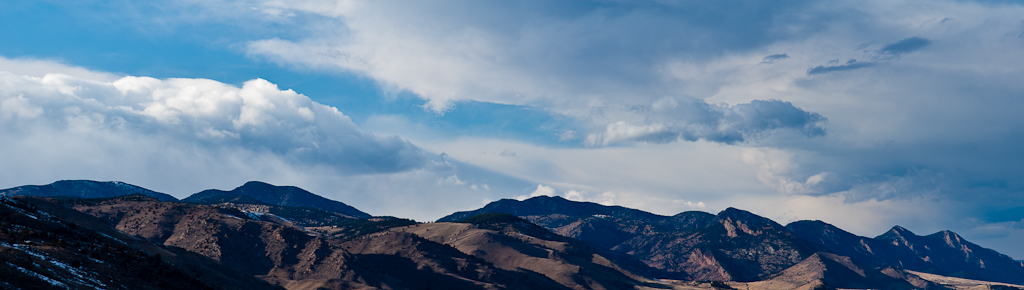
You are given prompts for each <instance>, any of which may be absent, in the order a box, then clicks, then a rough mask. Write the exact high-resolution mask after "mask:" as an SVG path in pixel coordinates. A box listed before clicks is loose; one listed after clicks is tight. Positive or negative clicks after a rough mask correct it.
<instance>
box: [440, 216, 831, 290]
mask: <svg viewBox="0 0 1024 290" xmlns="http://www.w3.org/2000/svg"><path fill="white" fill-rule="evenodd" d="M482 213H507V214H513V215H516V216H519V217H522V218H524V219H526V220H529V221H531V222H533V223H536V224H538V225H541V226H543V227H544V228H547V229H549V230H551V231H553V232H555V233H557V234H560V235H564V236H567V237H572V238H577V239H581V240H584V241H588V242H591V243H594V244H596V245H599V246H602V247H605V248H609V249H612V250H615V251H618V252H621V253H625V254H628V255H630V256H632V257H634V258H636V259H638V260H640V261H643V262H644V263H646V264H647V265H649V266H651V267H655V268H658V269H662V270H665V271H668V272H672V273H676V275H678V276H676V277H674V278H676V279H690V280H705V281H708V280H714V281H757V280H761V279H764V278H765V277H768V276H769V275H771V274H774V273H778V272H781V271H782V270H785V269H786V268H789V267H791V266H793V265H796V264H797V263H799V262H800V261H802V260H804V259H806V258H808V257H810V256H811V255H813V254H814V253H817V252H818V251H819V250H821V249H822V248H821V247H820V246H818V245H816V244H813V243H810V242H807V241H805V240H803V239H801V238H799V237H797V236H795V235H793V234H792V233H790V232H789V231H788V230H786V229H785V227H783V226H782V225H779V224H778V223H775V222H774V221H771V220H769V219H766V218H763V217H760V216H757V215H755V214H752V213H750V212H746V211H743V210H738V209H734V208H729V209H726V210H724V211H722V212H721V213H719V214H718V215H713V214H709V213H706V212H684V213H680V214H678V215H675V216H661V215H656V214H652V213H648V212H644V211H640V210H635V209H630V208H624V207H619V206H604V205H600V204H596V203H590V202H576V201H570V200H566V199H564V198H561V197H548V196H542V197H534V198H531V199H527V200H524V201H518V200H511V199H503V200H500V201H496V202H493V203H490V204H488V205H486V206H484V207H483V208H481V209H478V210H474V211H469V212H457V213H455V214H452V215H449V216H446V217H444V218H441V219H440V220H438V221H454V220H457V219H460V218H464V217H466V216H470V215H475V214H482Z"/></svg>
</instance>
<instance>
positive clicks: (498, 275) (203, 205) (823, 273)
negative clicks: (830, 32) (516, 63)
mask: <svg viewBox="0 0 1024 290" xmlns="http://www.w3.org/2000/svg"><path fill="white" fill-rule="evenodd" d="M0 196H3V198H2V199H0V201H2V206H0V224H2V225H3V227H2V229H3V231H2V232H0V260H3V262H0V274H2V277H3V278H2V279H0V288H4V289H96V288H106V289H111V288H127V289H178V288H180V289H243V288H245V289H275V288H276V289H282V288H284V289H713V288H714V289H729V288H735V289H837V288H844V289H1024V286H1020V285H1021V284H1024V263H1022V262H1020V261H1015V260H1013V259H1011V258H1010V257H1008V256H1006V255H1002V254H1000V253H998V252H996V251H993V250H990V249H986V248H983V247H980V246H978V245H975V244H973V243H970V242H968V241H966V240H964V239H963V237H961V236H959V235H957V234H956V233H953V232H950V231H941V232H938V233H935V234H931V235H926V236H918V235H915V234H914V233H912V232H910V231H909V230H907V229H905V228H902V227H899V226H896V227H894V228H893V229H892V230H890V231H889V232H886V233H884V234H882V235H880V236H878V237H874V238H868V237H860V236H857V235H854V234H851V233H849V232H846V231H843V230H842V229H839V228H838V227H835V226H833V225H830V224H827V223H824V222H821V221H797V222H793V223H790V224H788V225H785V226H783V225H780V224H778V223H776V222H774V221H772V220H770V219H767V218H764V217H760V216H758V215H755V214H753V213H750V212H747V211H743V210H740V209H735V208H728V209H726V210H723V211H721V212H719V213H717V214H711V213H707V212H699V211H690V212H683V213H680V214H677V215H674V216H661V215H656V214H652V213H648V212H644V211H640V210H636V209H630V208H625V207H619V206H604V205H600V204H596V203H589V202H578V201H570V200H566V199H563V198H560V197H547V196H542V197H534V198H531V199H527V200H522V201H520V200H512V199H504V200H500V201H496V202H492V203H490V204H488V205H486V206H484V207H483V208H480V209H476V210H472V211H465V212H457V213H453V214H451V215H449V216H446V217H444V218H441V219H439V220H438V221H437V222H432V223H417V222H415V221H412V220H408V219H402V218H396V217H381V216H376V217H375V216H371V215H369V214H367V213H365V212H362V211H359V210H358V209H355V208H354V207H351V206H349V205H346V204H344V203H342V202H338V201H333V200H330V199H326V198H323V197H321V196H319V195H316V194H313V193H310V192H308V191H305V190H302V189H300V188H297V187H291V186H274V185H270V184H267V183H262V182H256V181H253V182H248V183H246V184H244V185H242V186H240V187H238V188H235V189H234V190H231V191H222V190H205V191H202V192H199V193H196V194H193V195H191V196H189V197H187V198H185V199H182V200H180V201H179V200H177V199H176V198H174V197H173V196H170V195H166V194H163V193H158V192H153V191H150V190H147V189H144V188H141V187H138V186H134V185H129V184H126V183H121V182H96V181H87V180H77V181H58V182H55V183H53V184H49V185H41V186H20V187H15V188H11V189H5V190H0ZM152 273H156V275H153V274H152ZM971 287H974V288H971Z"/></svg>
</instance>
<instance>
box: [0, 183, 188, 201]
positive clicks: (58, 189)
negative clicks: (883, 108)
mask: <svg viewBox="0 0 1024 290" xmlns="http://www.w3.org/2000/svg"><path fill="white" fill-rule="evenodd" d="M133 194H141V195H145V196H149V197H152V198H156V199H158V200H162V201H176V200H178V199H177V198H174V197H173V196H170V195H167V194H164V193H159V192H156V191H152V190H149V189H145V188H142V187H139V186H135V185H131V184H127V183H124V182H120V181H92V180H61V181H57V182H54V183H50V184H47V185H25V186H19V187H14V188H8V189H3V190H0V196H16V195H25V196H40V197H56V196H67V197H78V198H109V197H118V196H125V195H133Z"/></svg>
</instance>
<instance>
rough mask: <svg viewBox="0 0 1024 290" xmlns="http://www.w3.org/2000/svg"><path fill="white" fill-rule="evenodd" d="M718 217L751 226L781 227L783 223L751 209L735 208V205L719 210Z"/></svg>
mask: <svg viewBox="0 0 1024 290" xmlns="http://www.w3.org/2000/svg"><path fill="white" fill-rule="evenodd" d="M718 218H719V219H721V220H723V221H725V220H731V221H733V222H740V223H744V224H747V225H751V226H752V225H769V226H771V227H773V228H781V227H782V225H780V224H778V223H776V222H775V221H773V220H771V219H768V218H766V217H762V216H759V215H756V214H754V213H752V212H749V211H745V210H742V209H738V208H734V207H730V208H726V209H725V210H722V211H721V212H719V213H718Z"/></svg>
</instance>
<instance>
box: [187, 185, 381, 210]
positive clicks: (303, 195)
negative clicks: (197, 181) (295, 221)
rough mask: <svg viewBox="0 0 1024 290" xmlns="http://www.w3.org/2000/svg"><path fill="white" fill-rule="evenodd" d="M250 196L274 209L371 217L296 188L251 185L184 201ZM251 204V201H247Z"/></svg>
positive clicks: (212, 200)
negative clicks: (306, 210)
mask: <svg viewBox="0 0 1024 290" xmlns="http://www.w3.org/2000/svg"><path fill="white" fill-rule="evenodd" d="M239 196H247V197H251V198H252V199H254V200H256V201H259V202H262V203H266V204H273V205H283V206H293V207H310V208H316V209H321V210H327V211H333V212H337V213H341V214H344V215H348V216H351V217H355V218H369V217H371V216H370V215H369V214H367V213H365V212H362V211H360V210H358V209H356V208H354V207H352V206H349V205H347V204H344V203H342V202H339V201H334V200H330V199H327V198H324V197H322V196H319V195H316V194H313V193H311V192H309V191H306V190H304V189H301V188H298V187H294V186H274V185H271V184H267V183H263V182H259V181H249V182H246V183H245V184H243V185H242V186H239V187H237V188H235V189H233V190H231V191H223V190H217V189H207V190H204V191H201V192H198V193H196V194H193V195H191V196H189V197H187V198H185V199H183V200H182V201H185V202H191V203H201V204H211V203H221V202H225V201H232V200H234V201H237V200H238V199H240V198H241V197H239ZM246 200H248V199H246Z"/></svg>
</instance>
